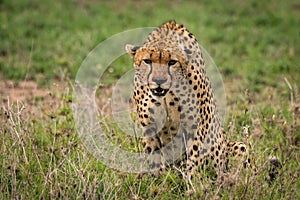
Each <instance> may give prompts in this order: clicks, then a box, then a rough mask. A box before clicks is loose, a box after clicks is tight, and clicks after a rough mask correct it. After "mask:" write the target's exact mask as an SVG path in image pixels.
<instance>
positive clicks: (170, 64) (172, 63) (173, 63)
mask: <svg viewBox="0 0 300 200" xmlns="http://www.w3.org/2000/svg"><path fill="white" fill-rule="evenodd" d="M177 62H178V61H177V60H170V61H169V62H168V65H169V66H172V65H175V64H176V63H177Z"/></svg>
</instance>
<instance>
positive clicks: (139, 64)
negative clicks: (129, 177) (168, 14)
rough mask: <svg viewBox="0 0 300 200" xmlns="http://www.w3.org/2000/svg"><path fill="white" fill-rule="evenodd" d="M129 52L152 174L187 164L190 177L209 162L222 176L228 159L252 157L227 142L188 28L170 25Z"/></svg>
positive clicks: (241, 147) (242, 147) (240, 145)
mask: <svg viewBox="0 0 300 200" xmlns="http://www.w3.org/2000/svg"><path fill="white" fill-rule="evenodd" d="M125 50H126V52H127V53H128V54H129V55H130V56H131V58H132V59H133V61H134V64H133V65H134V69H135V75H134V92H133V101H134V103H135V107H136V114H137V121H138V124H139V125H140V127H141V129H142V133H143V137H142V145H143V151H144V152H145V153H146V154H147V155H149V165H150V166H151V167H152V168H153V169H162V168H165V167H167V166H169V164H171V163H173V162H177V161H178V160H179V161H184V164H183V166H184V171H185V174H186V175H187V177H190V176H191V175H193V174H195V173H197V172H199V170H201V169H203V166H204V165H205V163H207V160H210V161H212V163H213V166H214V169H215V171H216V173H217V174H220V173H223V172H224V171H226V166H227V162H228V157H229V155H234V156H235V155H240V156H244V155H247V154H248V149H247V147H246V145H245V144H244V143H242V142H227V139H226V134H225V132H224V129H223V127H222V125H221V118H220V116H219V114H218V111H217V107H216V103H215V99H214V93H213V90H212V88H211V85H210V80H209V78H208V76H207V74H206V69H205V61H204V59H203V55H202V52H201V49H200V47H199V44H198V42H197V40H196V38H195V36H194V35H193V34H192V33H190V32H189V31H188V30H187V28H186V27H184V26H183V25H180V24H177V23H176V22H175V21H174V20H171V21H169V22H166V23H164V24H162V25H161V26H160V27H158V28H156V29H155V30H153V31H152V32H151V33H150V34H149V35H148V37H147V39H146V41H145V42H144V44H143V45H142V46H135V45H132V44H127V45H126V46H125ZM245 162H248V163H250V161H249V160H247V161H245ZM181 163H182V162H181Z"/></svg>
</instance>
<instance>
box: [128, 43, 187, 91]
mask: <svg viewBox="0 0 300 200" xmlns="http://www.w3.org/2000/svg"><path fill="white" fill-rule="evenodd" d="M126 48H129V47H126ZM134 48H136V47H133V46H131V47H130V50H129V52H130V51H132V49H134ZM127 51H128V50H127ZM131 55H132V54H131ZM133 58H134V66H135V80H136V81H138V82H139V83H141V84H143V85H147V86H148V87H149V89H150V91H151V93H152V94H153V95H154V96H156V97H164V96H165V95H166V94H167V93H168V91H169V90H170V88H171V87H172V86H173V85H174V84H175V82H176V80H177V79H178V76H180V74H181V73H182V70H181V64H180V58H179V57H178V56H176V55H173V54H172V53H170V52H167V51H163V50H153V49H141V50H138V51H134V54H133Z"/></svg>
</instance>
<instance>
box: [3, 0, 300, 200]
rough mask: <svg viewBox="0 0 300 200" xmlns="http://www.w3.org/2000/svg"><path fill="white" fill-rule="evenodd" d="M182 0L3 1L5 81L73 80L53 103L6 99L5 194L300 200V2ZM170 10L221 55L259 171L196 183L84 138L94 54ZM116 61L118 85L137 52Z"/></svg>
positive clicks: (235, 116)
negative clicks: (120, 159) (126, 160)
mask: <svg viewBox="0 0 300 200" xmlns="http://www.w3.org/2000/svg"><path fill="white" fill-rule="evenodd" d="M121 2H122V3H121ZM173 2H174V3H172V4H171V3H169V2H168V1H153V2H150V1H149V2H148V1H147V2H143V1H125V2H123V1H114V2H111V1H99V2H98V1H82V0H69V1H56V0H55V1H50V0H45V1H37V0H19V1H18V0H16V1H10V0H0V79H1V81H4V82H6V81H10V80H12V81H13V82H21V81H23V80H33V81H35V82H37V83H38V84H39V85H40V87H42V88H48V87H49V85H51V83H52V82H55V81H59V82H63V83H66V90H63V91H59V92H58V94H57V95H56V96H55V95H54V96H50V97H47V98H50V99H52V100H53V102H54V103H48V102H45V101H44V99H43V98H40V99H39V98H38V99H35V100H34V102H33V103H32V102H31V101H30V102H29V101H24V102H22V103H20V102H19V105H17V102H8V101H7V100H6V97H5V96H3V97H2V96H1V97H0V102H1V103H2V109H1V112H0V139H1V140H0V163H1V164H0V199H16V198H22V199H37V198H41V197H43V198H63V197H64V198H71V199H75V198H79V199H83V198H84V199H99V198H100V199H180V198H192V199H197V198H200V199H204V198H207V199H297V197H298V198H299V196H300V181H299V178H298V177H299V171H300V167H299V162H300V157H299V156H300V153H299V144H300V143H299V141H300V120H299V118H300V95H299V87H300V66H299V65H300V64H299V63H300V56H299V55H300V29H299V27H300V14H299V13H300V3H299V2H298V1H296V0H291V1H288V2H287V1H285V2H283V1H279V0H273V1H267V0H263V1H244V2H242V1H238V0H234V1H230V2H224V1H221V0H218V1H208V0H207V1H201V3H199V2H198V1H180V0H176V1H173ZM169 19H176V21H177V22H179V23H183V24H184V25H185V26H186V27H188V29H189V30H190V31H191V32H192V33H194V35H195V36H196V38H197V39H198V41H199V42H200V44H201V45H202V46H204V47H205V49H206V50H207V51H208V52H209V54H210V55H211V57H212V58H213V59H214V61H215V63H216V65H217V66H218V69H219V70H220V72H221V74H222V75H223V80H224V83H225V89H226V94H227V97H228V98H227V103H228V109H227V111H228V113H227V114H228V117H227V123H226V127H225V129H226V131H227V132H228V137H229V138H230V140H242V141H244V142H245V143H247V144H248V145H249V146H251V152H252V154H253V155H254V158H255V159H254V160H255V163H256V165H257V168H258V172H259V173H258V174H253V173H252V172H250V171H248V172H246V171H244V170H241V172H240V173H239V174H234V173H233V174H232V176H231V177H230V178H228V179H226V181H225V182H224V183H223V184H220V183H215V184H209V183H208V182H205V181H203V183H202V185H201V183H200V181H195V182H194V186H195V187H196V192H194V193H191V192H190V191H187V186H186V184H185V183H184V181H183V180H182V178H180V177H179V176H178V174H177V173H175V170H170V171H167V172H166V173H165V174H164V175H162V176H160V177H154V176H152V175H149V174H145V175H144V176H143V177H142V178H141V177H139V176H138V175H136V174H124V173H121V172H117V171H114V170H112V169H109V168H108V167H106V166H104V165H103V164H102V163H101V162H99V161H98V160H97V159H95V158H94V157H93V156H92V155H90V154H89V152H87V150H86V149H85V147H84V145H83V144H82V141H81V140H80V138H79V136H78V135H77V133H76V130H75V126H74V121H73V113H72V112H71V100H72V99H71V96H72V94H71V93H72V90H73V81H74V79H75V76H76V72H77V70H78V69H79V67H80V65H81V63H82V61H83V60H84V58H85V57H86V56H87V54H88V53H89V52H90V51H91V50H92V49H93V48H94V47H96V45H97V44H99V43H100V42H101V41H103V40H105V39H106V38H108V37H110V36H111V35H113V34H117V33H119V32H122V31H126V30H129V29H133V28H138V27H152V26H158V25H160V24H161V23H163V22H165V21H168V20H169ZM117 66H122V67H117ZM110 69H111V70H108V71H107V74H106V77H107V79H108V83H109V84H111V83H114V82H115V81H116V80H117V79H118V78H119V77H120V76H121V75H122V74H123V73H124V72H126V71H128V70H130V69H131V63H130V61H129V58H128V57H127V58H126V57H121V58H120V59H119V60H117V61H116V62H114V63H112V65H111V68H110ZM48 80H49V81H48ZM7 90H9V88H7ZM0 91H1V90H0ZM1 95H2V94H1ZM22 105H24V107H25V109H24V110H18V109H21V108H22ZM31 109H32V110H31ZM248 126H249V128H248V132H249V137H248V138H243V137H242V133H243V131H245V128H246V127H248ZM122 137H124V136H123V135H122ZM122 139H123V140H122V141H123V142H129V140H127V139H124V138H122ZM115 142H117V143H118V142H119V141H118V140H117V139H116V140H115ZM124 146H125V147H128V144H124ZM129 148H131V146H129ZM269 156H277V157H278V158H279V159H280V161H281V163H282V168H281V170H280V171H279V177H278V178H277V179H276V180H275V181H274V182H273V183H272V184H271V185H269V184H268V183H267V181H266V180H265V179H266V177H267V173H268V167H269V166H268V162H267V160H268V158H269ZM237 175H239V176H237Z"/></svg>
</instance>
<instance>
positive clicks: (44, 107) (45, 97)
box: [0, 80, 68, 116]
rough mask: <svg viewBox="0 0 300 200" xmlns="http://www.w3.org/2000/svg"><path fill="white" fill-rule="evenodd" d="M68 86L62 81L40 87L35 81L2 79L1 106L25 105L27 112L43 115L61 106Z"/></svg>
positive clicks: (0, 87) (0, 85) (0, 84)
mask: <svg viewBox="0 0 300 200" xmlns="http://www.w3.org/2000/svg"><path fill="white" fill-rule="evenodd" d="M67 88H68V87H66V84H65V83H61V82H56V83H51V84H49V85H48V86H45V87H40V86H38V84H37V83H36V82H34V81H21V82H18V83H16V82H14V81H11V80H5V81H0V106H1V107H7V106H12V105H16V104H18V105H19V106H20V105H22V106H24V107H25V109H26V113H29V114H30V115H36V116H42V115H44V114H45V113H47V114H48V113H49V112H50V111H53V110H55V109H57V108H58V107H59V105H60V103H61V101H62V98H61V97H62V95H63V94H64V93H66V89H67Z"/></svg>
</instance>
